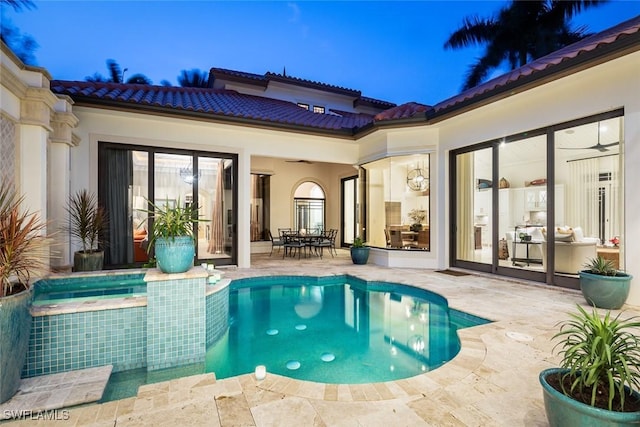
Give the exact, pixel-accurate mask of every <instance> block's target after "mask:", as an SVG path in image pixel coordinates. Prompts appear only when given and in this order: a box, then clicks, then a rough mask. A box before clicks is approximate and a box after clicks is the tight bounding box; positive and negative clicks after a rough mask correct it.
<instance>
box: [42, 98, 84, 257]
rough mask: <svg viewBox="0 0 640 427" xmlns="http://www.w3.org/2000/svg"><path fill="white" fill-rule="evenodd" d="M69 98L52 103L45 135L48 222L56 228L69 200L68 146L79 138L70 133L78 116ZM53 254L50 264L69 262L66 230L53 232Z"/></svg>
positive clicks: (63, 215) (61, 220) (75, 144)
mask: <svg viewBox="0 0 640 427" xmlns="http://www.w3.org/2000/svg"><path fill="white" fill-rule="evenodd" d="M72 104H73V101H72V100H71V98H68V97H62V98H61V99H59V100H58V102H57V103H56V105H55V112H54V114H53V117H52V119H51V127H52V129H53V131H52V133H51V137H50V138H49V142H50V144H49V155H48V158H49V162H48V164H49V174H48V180H49V191H48V193H49V206H48V208H49V221H50V222H51V227H52V228H53V229H54V230H60V229H61V227H62V226H63V225H64V224H65V222H66V221H67V214H66V210H65V206H66V204H67V201H68V200H69V191H70V190H69V185H70V170H71V166H70V163H71V153H70V151H71V148H72V147H76V146H77V145H78V144H79V142H80V140H79V138H78V137H77V136H76V135H74V134H73V128H75V127H76V126H77V125H78V118H77V117H76V116H75V115H74V114H73V113H71V105H72ZM57 237H58V238H57V239H56V242H58V245H57V246H56V256H54V257H53V258H52V260H51V264H52V266H54V267H58V268H61V267H66V266H69V265H71V255H70V254H71V249H70V242H69V236H68V234H67V233H63V232H60V233H58V234H57Z"/></svg>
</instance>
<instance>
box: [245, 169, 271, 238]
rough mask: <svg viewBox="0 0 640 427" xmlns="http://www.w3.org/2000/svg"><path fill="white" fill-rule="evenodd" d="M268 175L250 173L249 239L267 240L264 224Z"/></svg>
mask: <svg viewBox="0 0 640 427" xmlns="http://www.w3.org/2000/svg"><path fill="white" fill-rule="evenodd" d="M270 180H271V177H270V176H269V175H262V174H251V228H250V230H251V241H252V242H255V241H259V240H269V237H268V235H267V233H266V229H265V225H266V224H269V211H270V208H269V199H270V197H269V188H270V187H269V184H270Z"/></svg>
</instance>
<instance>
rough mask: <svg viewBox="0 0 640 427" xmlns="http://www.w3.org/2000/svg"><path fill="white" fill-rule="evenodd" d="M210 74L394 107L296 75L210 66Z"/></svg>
mask: <svg viewBox="0 0 640 427" xmlns="http://www.w3.org/2000/svg"><path fill="white" fill-rule="evenodd" d="M209 73H210V75H212V76H213V77H214V79H215V78H223V79H224V78H226V79H231V80H239V81H244V82H246V83H251V84H259V85H260V86H263V87H266V86H267V85H268V84H269V82H270V81H277V82H282V83H288V84H292V85H296V86H300V87H306V88H310V89H318V90H322V91H325V92H332V93H336V94H340V95H346V96H351V97H354V98H357V100H356V102H359V103H366V104H372V105H376V106H378V107H382V108H390V107H395V105H396V104H394V103H392V102H387V101H382V100H380V99H375V98H369V97H366V96H362V92H360V91H359V90H355V89H349V88H345V87H341V86H336V85H331V84H327V83H322V82H316V81H313V80H307V79H301V78H298V77H292V76H288V75H285V74H277V73H272V72H271V71H267V72H266V73H265V74H264V75H260V74H254V73H246V72H243V71H236V70H228V69H226V68H211V70H210V71H209Z"/></svg>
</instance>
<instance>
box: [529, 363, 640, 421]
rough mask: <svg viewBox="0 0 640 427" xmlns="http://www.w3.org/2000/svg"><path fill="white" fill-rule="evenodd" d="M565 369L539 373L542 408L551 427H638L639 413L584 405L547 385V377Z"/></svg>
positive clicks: (563, 371) (552, 369)
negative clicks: (542, 399) (542, 400)
mask: <svg viewBox="0 0 640 427" xmlns="http://www.w3.org/2000/svg"><path fill="white" fill-rule="evenodd" d="M565 372H567V370H566V369H561V368H551V369H545V370H544V371H542V372H541V373H540V384H541V385H542V392H543V397H544V408H545V410H546V411H547V419H548V420H549V425H550V426H551V427H614V426H619V427H621V426H639V425H640V412H614V411H608V410H606V409H600V408H594V407H593V406H589V405H585V404H584V403H582V402H578V401H577V400H574V399H572V398H570V397H568V396H565V395H564V394H562V393H560V392H559V391H558V390H556V389H555V388H553V387H551V386H550V385H549V383H547V376H548V375H552V374H556V373H565Z"/></svg>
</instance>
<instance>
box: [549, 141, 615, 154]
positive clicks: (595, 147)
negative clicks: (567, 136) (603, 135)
mask: <svg viewBox="0 0 640 427" xmlns="http://www.w3.org/2000/svg"><path fill="white" fill-rule="evenodd" d="M619 144H620V141H618V142H612V143H611V144H600V143H597V144H596V145H592V146H591V147H558V148H559V149H560V150H598V151H603V152H604V151H609V150H607V148H609V147H613V146H615V145H619Z"/></svg>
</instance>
